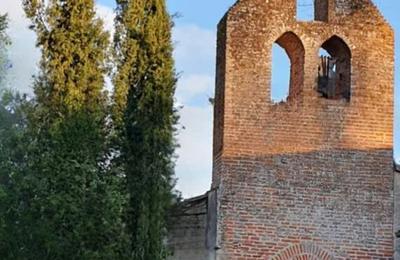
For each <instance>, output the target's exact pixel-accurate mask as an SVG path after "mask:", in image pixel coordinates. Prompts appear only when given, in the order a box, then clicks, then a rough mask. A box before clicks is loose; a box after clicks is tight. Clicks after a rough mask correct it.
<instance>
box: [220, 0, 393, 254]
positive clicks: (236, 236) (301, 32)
mask: <svg viewBox="0 0 400 260" xmlns="http://www.w3.org/2000/svg"><path fill="white" fill-rule="evenodd" d="M329 1H330V5H329V11H330V13H329V22H320V21H319V22H297V21H296V20H295V17H296V15H295V12H296V10H295V9H296V2H295V0H291V1H287V0H285V1H283V0H269V1H265V0H241V1H238V3H236V4H235V5H234V7H232V8H231V9H230V11H229V12H228V14H227V16H226V17H225V19H224V20H223V21H222V22H221V24H220V27H219V40H218V55H217V57H218V59H217V81H216V82H217V84H216V103H215V129H214V173H213V187H215V188H218V190H219V196H218V198H219V213H218V231H219V232H218V243H219V245H218V246H219V247H220V248H221V249H219V250H218V255H219V259H268V258H272V257H276V258H274V259H289V257H288V256H287V257H281V258H279V256H280V255H286V254H287V253H288V252H292V253H293V252H295V254H294V255H292V257H293V258H290V259H303V258H299V257H301V256H306V257H308V258H307V259H330V258H329V257H331V258H335V259H336V258H344V259H390V258H391V257H392V255H393V230H392V228H393V170H392V138H393V137H392V135H393V133H392V128H393V125H392V124H393V123H392V122H393V83H394V76H393V75H394V72H393V67H394V52H393V48H394V47H393V46H394V44H393V41H394V34H393V31H392V29H391V28H390V26H389V25H388V24H387V23H386V22H385V20H384V19H383V18H382V16H381V15H380V14H379V12H378V11H377V9H376V8H375V7H374V6H373V5H372V4H370V3H369V1H367V4H366V5H364V6H363V7H359V6H358V7H357V8H354V9H351V13H350V14H349V13H348V12H346V15H344V14H343V12H338V13H337V15H336V13H332V12H334V11H335V10H338V9H340V8H341V7H340V6H335V4H336V1H338V0H329ZM347 1H349V0H347ZM340 2H341V3H342V4H343V3H344V2H345V1H343V0H341V1H340ZM364 2H365V1H364ZM344 6H345V5H344ZM346 8H347V6H346ZM287 32H291V33H293V34H295V35H297V37H298V38H299V39H300V41H301V42H302V45H303V46H304V50H305V55H304V65H303V66H304V76H303V77H295V82H293V75H292V82H291V85H292V90H291V91H294V92H291V93H298V94H296V95H295V97H294V98H291V99H289V101H288V102H287V103H284V104H272V102H271V101H270V84H271V49H272V45H273V43H274V42H276V41H277V40H278V39H280V37H281V36H282V35H284V34H285V33H287ZM332 36H337V37H339V38H340V39H342V40H343V41H344V42H345V43H346V44H347V46H348V47H349V49H350V51H351V57H352V60H351V100H350V101H347V100H345V99H342V100H328V99H325V98H322V97H320V95H319V94H318V92H317V91H316V89H317V76H318V64H319V56H318V50H319V48H320V47H321V45H322V44H323V43H324V42H325V41H326V40H328V39H330V38H331V37H332ZM295 49H297V48H295ZM289 56H290V55H289ZM300 62H302V61H300ZM292 71H293V69H292ZM299 81H303V82H299ZM293 86H301V89H302V90H301V91H297V90H296V89H293V88H294V87H293ZM290 248H292V249H290ZM319 254H325V255H326V257H328V258H318V255H319Z"/></svg>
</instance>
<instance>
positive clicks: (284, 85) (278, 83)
mask: <svg viewBox="0 0 400 260" xmlns="http://www.w3.org/2000/svg"><path fill="white" fill-rule="evenodd" d="M275 43H276V45H277V46H276V47H274V48H273V51H272V52H273V54H272V56H273V61H272V79H271V100H272V101H273V102H279V101H286V100H293V99H294V98H295V97H297V96H298V95H299V94H300V93H301V91H302V89H303V81H304V55H305V50H304V46H303V43H302V42H301V40H300V39H299V37H298V36H297V35H296V34H294V33H293V32H286V33H284V34H283V35H282V36H281V37H279V38H278V40H276V42H275ZM278 46H279V47H280V48H279V47H278ZM280 49H281V50H280ZM283 50H284V51H285V52H286V55H285V54H284V52H283ZM285 56H287V57H288V58H289V59H288V61H285V59H286V60H287V58H286V57H285ZM289 64H290V65H289ZM285 67H286V68H287V69H286V70H285ZM285 71H286V72H285Z"/></svg>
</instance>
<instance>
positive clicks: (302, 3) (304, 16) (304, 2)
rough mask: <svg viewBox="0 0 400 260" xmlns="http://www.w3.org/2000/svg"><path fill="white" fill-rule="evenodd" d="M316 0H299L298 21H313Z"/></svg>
mask: <svg viewBox="0 0 400 260" xmlns="http://www.w3.org/2000/svg"><path fill="white" fill-rule="evenodd" d="M314 1H315V0H297V6H296V8H297V20H298V21H313V20H314V12H315V2H314Z"/></svg>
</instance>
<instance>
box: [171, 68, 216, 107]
mask: <svg viewBox="0 0 400 260" xmlns="http://www.w3.org/2000/svg"><path fill="white" fill-rule="evenodd" d="M213 92H214V77H212V76H211V75H207V74H202V75H198V74H187V75H186V74H184V75H183V77H182V78H181V79H180V80H179V81H178V87H177V91H176V97H177V99H178V101H179V102H180V103H182V104H189V103H192V102H196V101H197V100H195V99H196V98H199V97H200V98H201V99H202V101H203V104H204V101H207V99H208V98H209V97H212V96H213Z"/></svg>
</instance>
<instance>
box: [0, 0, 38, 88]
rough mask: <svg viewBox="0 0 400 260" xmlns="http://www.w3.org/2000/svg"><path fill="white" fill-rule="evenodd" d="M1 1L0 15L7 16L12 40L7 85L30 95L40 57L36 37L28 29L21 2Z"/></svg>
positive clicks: (12, 0)
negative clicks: (4, 14)
mask: <svg viewBox="0 0 400 260" xmlns="http://www.w3.org/2000/svg"><path fill="white" fill-rule="evenodd" d="M3 1H4V0H3ZM3 1H2V4H1V6H0V13H7V14H8V17H9V30H8V34H9V36H10V38H11V40H12V45H11V47H10V48H9V59H10V62H11V64H12V68H11V69H10V70H9V71H8V73H7V84H8V86H9V87H11V88H13V89H17V90H19V91H22V92H28V93H31V92H32V89H31V86H32V75H33V74H35V73H36V70H37V69H36V68H37V66H36V64H37V62H38V60H39V57H40V53H39V50H38V49H37V48H36V47H35V41H36V36H35V34H34V33H33V32H32V31H31V30H29V29H28V26H29V20H28V19H27V18H26V17H25V14H24V12H23V10H22V5H21V1H15V0H5V2H4V3H3Z"/></svg>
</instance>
